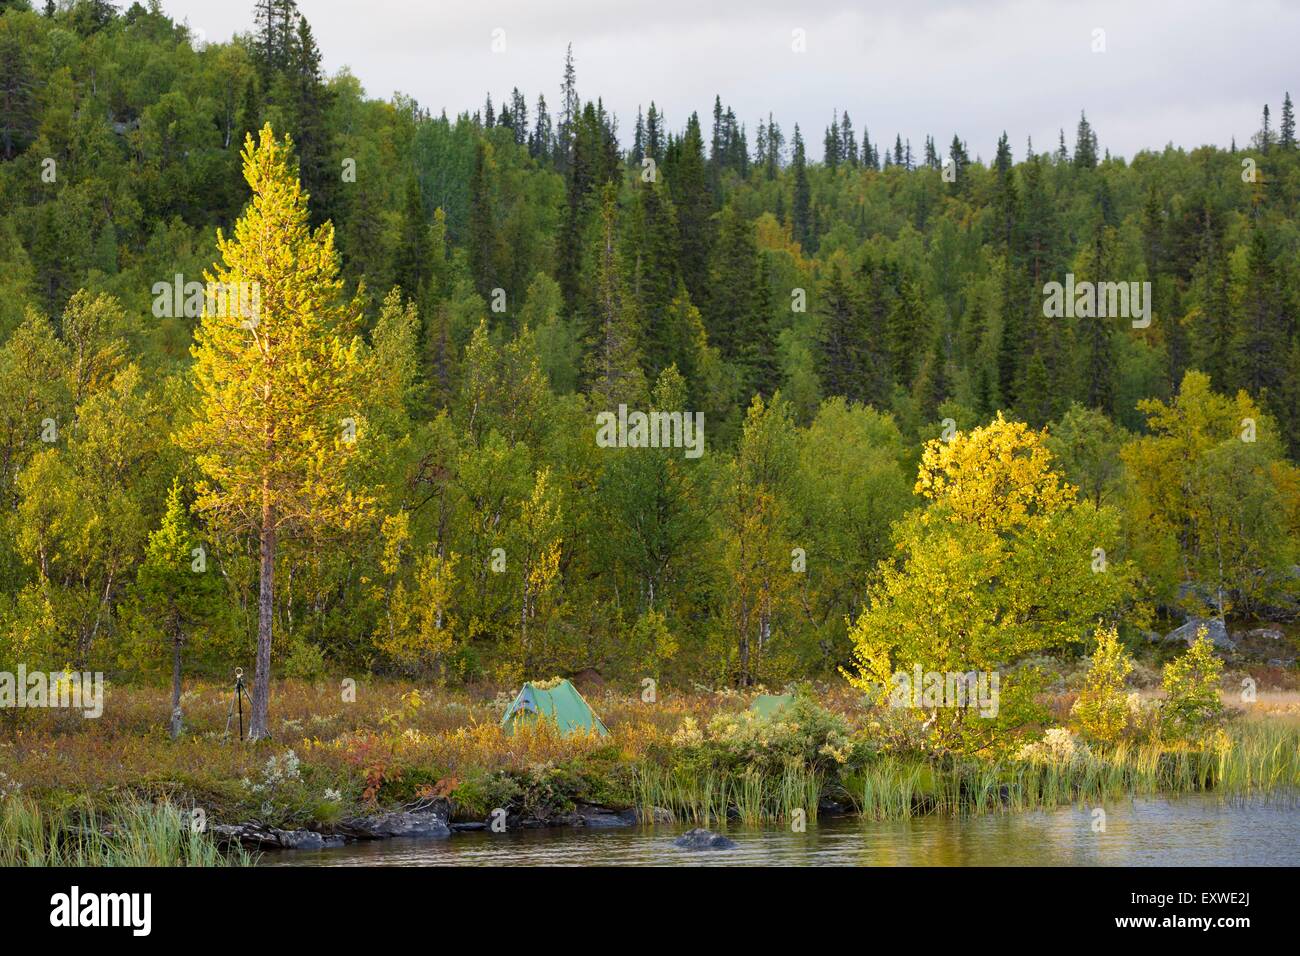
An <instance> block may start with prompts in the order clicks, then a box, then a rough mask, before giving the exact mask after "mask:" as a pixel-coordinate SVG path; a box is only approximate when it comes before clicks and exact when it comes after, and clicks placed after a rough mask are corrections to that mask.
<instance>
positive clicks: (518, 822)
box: [212, 800, 848, 851]
mask: <svg viewBox="0 0 1300 956" xmlns="http://www.w3.org/2000/svg"><path fill="white" fill-rule="evenodd" d="M818 812H819V813H821V814H822V815H823V816H835V815H838V814H841V813H845V812H848V808H846V807H845V806H843V805H842V804H839V803H837V802H835V801H832V800H823V801H822V804H821V806H820V807H819V810H818ZM673 822H674V817H673V814H672V813H671V812H669V811H668V810H665V809H664V808H662V807H654V808H653V809H652V810H651V811H650V812H648V813H646V812H643V811H642V810H640V809H637V808H628V809H622V810H620V809H616V808H613V807H602V806H599V805H597V804H590V803H582V804H578V805H577V806H576V807H575V808H574V809H573V810H572V811H570V812H569V813H565V814H561V815H559V816H550V817H546V818H541V817H536V816H529V817H522V818H521V817H518V816H516V817H513V818H509V819H508V821H507V827H506V828H507V830H537V829H546V828H551V827H571V828H575V829H582V828H590V829H609V828H614V827H633V826H638V825H651V826H657V825H663V824H670V823H673ZM491 826H492V825H491V822H490V821H468V822H466V821H453V820H451V807H450V805H449V804H448V802H447V801H446V800H433V801H422V802H420V803H417V804H414V805H412V806H410V807H406V808H404V809H401V810H392V811H389V812H386V813H380V814H375V815H373V816H366V817H349V818H348V819H346V820H343V821H341V822H340V823H338V824H336V825H334V826H333V827H330V828H328V829H325V828H323V829H321V830H308V829H300V830H283V829H279V828H277V827H270V826H266V825H265V824H262V823H260V822H258V821H250V822H248V823H234V824H217V825H215V826H213V827H212V834H213V836H214V837H215V838H216V841H217V844H218V845H219V846H221V847H223V848H228V847H233V846H236V845H238V846H242V847H243V848H244V849H246V850H256V851H263V850H329V849H333V848H335V847H341V846H346V845H347V844H349V843H359V842H363V841H369V840H387V839H391V838H393V837H416V838H420V839H430V840H437V839H447V838H450V837H451V836H452V835H453V834H456V833H466V832H474V831H478V830H490V829H491ZM706 833H709V831H706V830H702V829H698V828H697V829H695V830H691V831H689V832H688V833H687V834H686V835H685V836H684V837H683V838H682V839H683V840H686V842H684V843H683V842H678V844H677V845H679V846H682V847H684V848H687V849H702V848H712V849H723V848H727V847H728V846H729V845H734V844H730V841H726V840H725V838H722V837H719V838H718V841H716V842H713V843H709V842H708V841H707V840H705V839H702V838H701V837H700V836H699V835H701V834H706ZM709 836H710V837H711V836H713V834H711V833H709Z"/></svg>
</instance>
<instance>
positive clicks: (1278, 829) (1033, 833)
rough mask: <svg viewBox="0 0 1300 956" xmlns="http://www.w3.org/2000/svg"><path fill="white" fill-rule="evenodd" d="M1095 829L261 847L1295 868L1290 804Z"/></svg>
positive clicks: (555, 857) (763, 832)
mask: <svg viewBox="0 0 1300 956" xmlns="http://www.w3.org/2000/svg"><path fill="white" fill-rule="evenodd" d="M1104 809H1105V814H1106V815H1105V831H1104V832H1095V831H1094V819H1095V818H1094V815H1093V813H1092V811H1091V810H1090V809H1087V808H1081V807H1065V808H1060V809H1057V810H1051V811H1042V812H1030V813H1024V812H1021V813H1005V814H992V815H988V816H982V817H968V818H966V819H960V820H959V819H952V818H945V817H921V818H918V819H914V820H904V821H894V822H870V821H862V820H859V819H857V818H856V817H849V818H845V817H840V818H834V819H826V818H824V819H822V820H821V821H820V822H819V823H815V824H809V825H808V829H807V832H805V833H792V832H790V831H789V830H787V829H781V828H777V827H765V828H745V827H736V826H733V827H731V828H729V829H728V830H726V831H725V832H726V834H727V835H728V836H729V837H731V838H732V839H733V840H735V841H736V842H737V843H738V844H739V846H738V847H736V848H735V849H732V850H704V851H694V852H692V851H689V850H683V849H679V848H678V847H675V846H673V838H674V837H676V836H677V835H678V834H679V833H681V832H682V831H684V830H686V829H689V827H687V826H659V827H655V828H648V827H646V828H642V827H629V828H622V829H611V830H605V829H572V828H556V829H547V830H523V831H517V832H507V833H501V834H493V833H489V832H485V831H478V832H469V833H456V834H454V835H453V836H452V837H451V838H450V839H444V840H411V839H395V840H381V841H376V842H371V843H359V844H352V845H350V846H346V847H342V848H339V849H335V850H321V851H292V852H281V853H274V854H266V855H264V856H263V857H262V863H263V864H264V865H271V866H282V865H296V866H358V865H360V866H598V865H615V866H708V865H722V866H727V865H732V866H734V865H747V866H769V865H770V866H1126V867H1131V866H1156V865H1160V866H1296V865H1300V803H1298V802H1297V800H1296V798H1295V797H1292V796H1274V797H1272V798H1270V799H1267V800H1264V799H1252V800H1247V801H1240V800H1223V799H1221V798H1219V797H1216V796H1207V795H1192V796H1183V797H1177V798H1172V799H1168V800H1166V799H1141V800H1132V801H1127V802H1120V803H1113V804H1107V805H1105V807H1104Z"/></svg>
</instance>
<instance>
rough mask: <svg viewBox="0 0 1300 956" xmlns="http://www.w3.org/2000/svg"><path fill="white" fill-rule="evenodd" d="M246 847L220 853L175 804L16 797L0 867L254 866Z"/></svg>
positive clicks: (7, 817) (2, 816) (11, 800)
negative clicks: (45, 805)
mask: <svg viewBox="0 0 1300 956" xmlns="http://www.w3.org/2000/svg"><path fill="white" fill-rule="evenodd" d="M253 862H254V860H253V857H252V856H251V855H250V854H249V853H248V852H247V851H245V850H243V849H242V848H236V849H232V850H231V851H229V852H225V851H222V850H221V849H219V848H218V847H217V845H216V843H215V842H214V841H213V840H212V838H211V837H210V836H209V835H208V834H206V833H202V832H195V831H194V829H193V828H192V827H191V826H190V824H189V819H188V815H187V814H185V813H183V811H182V810H181V809H180V808H178V807H176V806H175V805H174V804H171V803H167V802H163V803H156V804H155V803H146V802H143V801H127V802H124V803H121V804H118V805H117V806H115V807H114V808H113V809H112V810H111V811H110V812H109V813H108V814H106V815H105V816H102V817H101V815H100V814H99V813H98V812H97V811H95V810H94V809H93V808H92V807H85V808H80V809H73V808H65V809H63V810H53V811H51V810H48V809H42V808H41V806H40V805H38V804H37V803H36V802H35V801H34V800H31V799H30V798H28V797H25V796H19V795H14V796H10V797H8V798H7V799H6V800H4V801H3V803H2V804H0V866H76V867H86V866H250V865H252V863H253Z"/></svg>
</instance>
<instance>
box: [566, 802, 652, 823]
mask: <svg viewBox="0 0 1300 956" xmlns="http://www.w3.org/2000/svg"><path fill="white" fill-rule="evenodd" d="M636 821H637V814H636V811H635V810H611V809H609V808H608V807H597V806H591V805H588V804H579V806H578V808H577V809H576V810H574V812H573V821H572V822H573V825H574V826H576V827H601V828H606V829H608V828H610V827H630V826H635V825H636Z"/></svg>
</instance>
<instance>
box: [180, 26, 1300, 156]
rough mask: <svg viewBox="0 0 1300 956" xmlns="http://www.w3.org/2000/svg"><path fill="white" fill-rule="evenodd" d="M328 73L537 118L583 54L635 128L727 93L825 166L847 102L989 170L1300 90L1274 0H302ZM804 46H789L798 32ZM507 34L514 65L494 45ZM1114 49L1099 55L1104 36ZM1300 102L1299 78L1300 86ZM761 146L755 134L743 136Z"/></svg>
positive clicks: (1223, 140) (1159, 143)
mask: <svg viewBox="0 0 1300 956" xmlns="http://www.w3.org/2000/svg"><path fill="white" fill-rule="evenodd" d="M163 6H164V9H165V10H166V11H167V12H168V13H169V14H170V15H171V16H173V17H175V18H177V19H186V18H188V20H189V22H190V24H191V25H192V26H195V27H201V28H202V29H203V30H205V32H206V34H207V36H208V38H209V39H213V40H216V39H224V38H225V37H227V36H229V35H230V34H231V33H233V32H235V31H237V30H240V31H242V30H248V29H250V28H251V26H252V7H253V4H252V2H251V0H248V2H247V3H239V2H234V3H232V2H230V0H163ZM299 8H300V9H301V10H302V11H303V13H304V14H305V15H306V16H307V18H308V20H309V21H310V22H311V24H312V27H313V29H314V30H315V33H316V37H317V40H318V42H319V44H320V46H321V50H322V53H323V55H324V61H325V66H326V68H327V69H328V70H330V71H334V70H337V69H338V68H339V67H341V66H344V65H347V66H348V67H349V68H350V69H351V70H352V72H353V73H354V74H356V76H357V77H358V78H359V79H360V80H361V82H362V83H363V84H364V85H365V87H366V89H367V91H368V92H369V93H370V94H371V95H372V96H382V97H387V96H389V95H391V94H392V93H393V92H394V91H398V90H400V91H402V92H404V93H408V94H410V95H412V96H414V97H415V98H416V99H417V100H419V101H420V103H421V104H422V105H424V106H425V107H427V108H429V109H430V110H432V111H434V112H435V113H436V112H438V111H440V110H442V109H444V108H445V109H446V110H447V112H448V113H449V114H451V115H454V114H456V113H458V112H460V111H462V110H471V111H472V110H474V109H477V108H479V107H480V106H481V105H482V103H483V99H484V96H485V94H486V93H488V92H491V93H492V97H493V101H494V102H497V103H499V102H500V101H501V99H502V97H504V96H506V95H508V94H509V92H510V89H511V87H513V86H518V87H519V88H520V89H521V90H522V91H523V92H524V93H525V94H526V96H527V97H528V101H529V106H530V108H531V107H532V105H533V104H534V103H535V102H536V98H537V94H538V93H539V92H541V93H544V94H545V96H546V98H547V101H548V103H549V104H550V105H551V107H552V109H554V107H555V105H556V104H557V103H558V100H559V83H560V72H561V68H562V64H563V58H564V49H565V46H566V44H567V43H569V42H572V43H573V48H574V56H575V59H576V63H577V70H578V88H579V92H580V93H581V94H582V95H583V97H584V99H585V98H592V99H594V98H595V97H596V96H600V97H602V98H603V100H604V102H605V105H606V107H607V108H610V109H612V110H613V111H615V112H616V113H617V114H618V116H619V119H620V128H621V130H622V131H623V132H624V134H625V135H626V134H628V132H629V131H630V129H631V125H632V121H633V118H634V117H635V114H636V108H637V105H638V104H640V105H642V106H645V105H648V103H649V101H650V99H651V97H653V98H654V99H655V100H656V102H657V104H658V105H659V107H660V108H661V109H662V110H664V111H665V112H666V114H667V116H668V119H669V123H670V125H671V126H672V127H674V128H678V127H680V126H681V125H682V124H683V123H684V122H685V119H686V117H687V115H688V114H689V113H690V112H691V111H692V110H695V111H698V112H699V113H700V115H701V117H702V118H704V120H705V127H706V133H707V129H708V114H709V112H710V110H711V109H712V105H713V97H714V94H715V93H718V94H721V96H722V99H723V102H724V103H726V104H728V105H730V106H732V107H733V108H734V109H735V110H736V113H737V116H738V118H739V119H740V120H741V121H743V122H744V123H745V124H746V125H747V127H748V128H749V129H750V130H751V135H752V130H753V128H754V126H755V124H756V123H757V121H758V119H759V118H760V117H763V116H766V114H767V112H768V111H769V110H770V111H771V112H772V113H773V114H774V115H775V116H776V118H777V120H778V121H779V122H780V123H781V124H782V126H783V128H784V129H785V130H786V134H787V137H788V136H789V134H790V132H791V131H792V129H793V127H794V124H795V123H796V122H797V123H799V124H800V126H801V127H802V128H803V130H804V133H805V138H806V139H807V140H808V142H809V152H810V155H812V156H814V157H819V156H820V153H821V134H822V131H823V129H824V128H825V126H826V125H827V123H829V121H830V118H831V113H832V110H834V109H847V110H848V111H849V113H850V115H851V116H852V117H853V121H854V125H855V127H856V128H857V129H858V130H859V133H860V131H861V129H862V127H863V125H866V126H867V127H869V128H870V130H871V134H872V138H873V140H875V141H877V142H882V141H888V142H890V143H892V142H893V139H894V134H895V133H896V132H897V133H901V134H902V135H903V137H904V138H905V139H907V138H910V139H911V141H912V145H913V148H914V149H916V150H919V149H920V147H921V143H922V141H923V139H924V137H925V135H926V134H927V133H929V134H932V135H933V136H934V137H935V138H936V140H937V141H938V142H939V144H940V146H941V147H943V146H944V145H946V144H947V142H948V141H949V140H950V139H951V137H952V134H953V132H954V131H955V132H958V133H959V134H961V136H962V138H963V139H965V140H966V141H967V142H968V144H969V146H970V149H971V151H972V152H973V153H979V154H981V155H983V156H984V157H985V158H986V159H987V158H988V157H989V156H991V154H992V152H993V147H994V144H995V142H996V140H997V137H998V135H999V133H1001V131H1002V130H1003V129H1005V130H1006V131H1007V133H1008V134H1009V136H1010V138H1011V141H1012V144H1013V146H1014V148H1015V151H1016V155H1017V156H1020V155H1022V154H1023V152H1024V147H1025V140H1026V137H1027V136H1032V137H1033V140H1034V144H1035V146H1036V148H1038V149H1040V150H1042V149H1048V148H1051V147H1052V146H1054V144H1055V142H1056V137H1057V129H1058V128H1060V127H1064V128H1065V131H1066V137H1067V141H1069V142H1070V143H1071V145H1073V127H1074V124H1075V123H1076V122H1077V121H1078V114H1079V110H1080V109H1081V108H1084V109H1087V111H1088V117H1089V119H1090V120H1091V121H1092V123H1093V126H1094V128H1095V129H1096V130H1097V132H1098V135H1099V136H1100V138H1101V143H1102V145H1103V146H1104V147H1108V148H1109V149H1110V150H1111V151H1112V152H1113V153H1117V154H1121V155H1125V156H1131V155H1132V154H1133V153H1134V152H1136V151H1137V150H1139V149H1142V148H1152V149H1159V148H1162V147H1163V146H1164V145H1165V144H1166V143H1169V142H1172V143H1174V144H1175V145H1179V146H1186V147H1189V148H1190V147H1195V146H1198V145H1201V144H1203V143H1210V142H1213V143H1218V144H1221V145H1226V144H1227V143H1228V140H1229V139H1230V138H1231V137H1233V136H1235V137H1236V139H1237V142H1238V143H1239V144H1244V143H1246V142H1247V141H1248V139H1249V137H1250V136H1251V134H1252V133H1253V132H1254V130H1255V129H1256V127H1257V126H1258V122H1259V114H1260V111H1261V108H1262V106H1263V104H1264V102H1269V103H1270V104H1272V107H1273V111H1274V114H1275V115H1276V114H1277V112H1278V110H1279V107H1280V103H1281V99H1282V93H1283V91H1284V90H1285V89H1287V88H1288V86H1289V85H1290V84H1291V83H1292V81H1293V80H1295V79H1296V73H1295V70H1294V42H1295V38H1296V37H1297V36H1300V4H1295V3H1283V2H1279V0H1179V2H1172V0H1162V2H1144V3H1133V2H1131V0H1102V2H1082V0H1080V2H1057V3H1051V4H1044V3H1035V2H1030V0H986V2H966V3H958V2H945V0H919V2H918V0H912V2H909V3H907V4H902V5H900V4H897V3H892V2H891V3H881V2H866V3H863V2H858V3H853V2H844V0H813V2H802V3H791V2H777V0H710V2H699V0H653V2H652V0H644V2H641V3H626V4H611V3H609V2H608V0H547V2H542V3H539V2H536V0H510V2H486V0H485V2H456V3H447V2H436V3H430V2H426V0H420V2H417V0H366V2H363V3H358V2H355V0H350V2H343V0H299ZM796 27H798V28H802V29H804V30H806V31H807V37H808V52H807V53H804V54H796V53H793V52H791V49H790V38H791V31H792V30H793V29H795V28H796ZM495 28H501V29H503V30H505V36H506V47H507V48H506V52H504V53H498V54H494V53H492V51H491V40H492V31H493V29H495ZM1095 28H1101V29H1104V30H1105V35H1106V52H1104V53H1094V52H1092V49H1091V47H1092V42H1093V30H1094V29H1095ZM1295 85H1296V87H1297V88H1296V90H1295V91H1294V92H1295V93H1296V94H1297V95H1300V83H1296V84H1295ZM751 142H752V139H751Z"/></svg>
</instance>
